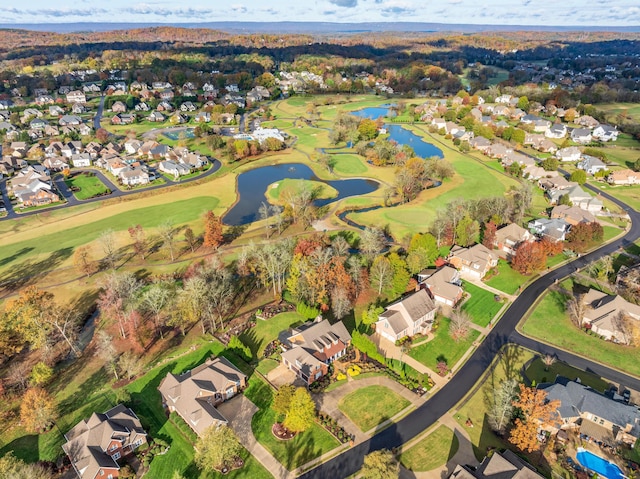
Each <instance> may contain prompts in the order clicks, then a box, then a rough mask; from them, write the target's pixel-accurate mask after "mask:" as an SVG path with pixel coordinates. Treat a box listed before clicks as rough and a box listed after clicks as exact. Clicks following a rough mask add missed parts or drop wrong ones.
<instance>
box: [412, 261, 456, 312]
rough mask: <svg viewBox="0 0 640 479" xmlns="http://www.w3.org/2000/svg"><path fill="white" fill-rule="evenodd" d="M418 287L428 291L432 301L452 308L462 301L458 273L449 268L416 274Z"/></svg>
mask: <svg viewBox="0 0 640 479" xmlns="http://www.w3.org/2000/svg"><path fill="white" fill-rule="evenodd" d="M418 279H419V281H420V286H424V287H425V288H427V289H428V290H429V292H430V293H431V296H432V297H433V299H434V301H436V302H437V303H442V304H444V305H446V306H450V307H454V306H455V305H456V304H458V302H459V301H460V300H461V299H462V293H463V291H462V288H461V285H462V281H461V280H460V272H459V271H458V270H457V269H455V268H452V267H451V266H443V267H441V268H439V269H437V270H435V271H429V270H423V271H421V272H420V273H419V274H418Z"/></svg>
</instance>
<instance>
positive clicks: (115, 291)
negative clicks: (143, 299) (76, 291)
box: [98, 271, 140, 338]
mask: <svg viewBox="0 0 640 479" xmlns="http://www.w3.org/2000/svg"><path fill="white" fill-rule="evenodd" d="M139 288H140V283H138V280H137V279H136V277H135V276H134V275H133V273H131V272H128V271H126V272H124V273H121V274H116V273H111V274H108V275H107V276H106V277H105V278H104V282H103V283H102V292H101V293H100V296H99V297H98V307H99V308H100V310H101V312H102V314H104V315H105V316H108V317H111V318H112V319H116V320H117V321H118V326H119V328H120V334H121V336H122V337H123V338H125V337H126V336H127V334H126V330H125V323H126V322H127V316H128V314H129V312H130V311H131V309H132V307H133V300H134V297H135V295H136V293H137V292H138V290H139ZM135 326H137V325H135Z"/></svg>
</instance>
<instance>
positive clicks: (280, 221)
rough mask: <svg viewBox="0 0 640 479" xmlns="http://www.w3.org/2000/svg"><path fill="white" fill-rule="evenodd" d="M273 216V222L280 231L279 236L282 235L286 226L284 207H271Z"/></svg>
mask: <svg viewBox="0 0 640 479" xmlns="http://www.w3.org/2000/svg"><path fill="white" fill-rule="evenodd" d="M270 210H271V215H272V216H273V221H274V223H275V226H276V228H277V229H278V236H280V235H281V234H282V228H283V227H284V225H285V218H284V214H283V211H284V210H283V208H282V206H278V205H271V207H270Z"/></svg>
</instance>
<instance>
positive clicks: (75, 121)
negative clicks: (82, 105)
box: [58, 115, 82, 126]
mask: <svg viewBox="0 0 640 479" xmlns="http://www.w3.org/2000/svg"><path fill="white" fill-rule="evenodd" d="M81 123H82V118H80V117H79V116H76V115H63V116H61V117H60V119H59V120H58V125H60V126H70V125H73V126H77V125H80V124H81Z"/></svg>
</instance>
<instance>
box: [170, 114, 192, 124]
mask: <svg viewBox="0 0 640 479" xmlns="http://www.w3.org/2000/svg"><path fill="white" fill-rule="evenodd" d="M169 121H170V122H171V123H173V124H176V125H181V124H183V123H187V122H188V121H189V117H188V116H187V115H184V114H182V113H180V112H179V111H176V112H175V113H174V114H173V115H171V117H170V118H169Z"/></svg>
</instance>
